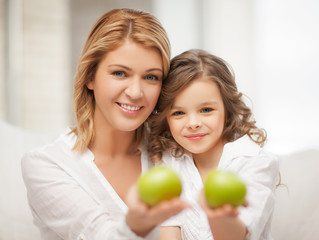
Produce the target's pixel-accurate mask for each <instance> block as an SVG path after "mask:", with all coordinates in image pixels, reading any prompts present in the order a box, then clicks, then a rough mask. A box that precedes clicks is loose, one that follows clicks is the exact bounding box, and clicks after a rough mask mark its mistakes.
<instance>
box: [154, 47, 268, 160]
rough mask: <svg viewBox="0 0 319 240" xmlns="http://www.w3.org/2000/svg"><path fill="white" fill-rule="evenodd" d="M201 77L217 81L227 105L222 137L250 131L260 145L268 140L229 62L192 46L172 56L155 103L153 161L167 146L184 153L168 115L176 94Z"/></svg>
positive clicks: (227, 138)
mask: <svg viewBox="0 0 319 240" xmlns="http://www.w3.org/2000/svg"><path fill="white" fill-rule="evenodd" d="M200 78H206V79H210V80H212V81H214V82H215V83H216V84H217V86H218V89H219V91H220V93H221V96H222V99H223V103H224V106H225V122H224V131H223V134H222V138H223V140H225V141H226V142H231V141H234V140H236V139H238V138H240V137H241V136H243V135H245V134H247V135H248V136H249V137H250V138H251V139H252V140H253V141H254V142H256V143H257V144H259V145H261V146H262V145H263V144H264V142H265V141H266V132H265V130H264V129H260V128H258V127H257V126H256V125H255V123H256V122H255V121H254V120H253V119H252V112H251V110H250V109H249V107H248V106H247V105H246V104H245V103H244V101H243V99H242V96H243V95H242V93H240V92H238V90H237V86H236V82H235V77H234V74H233V72H232V70H231V67H230V65H229V64H227V62H225V61H224V60H223V59H221V58H219V57H216V56H214V55H212V54H209V53H208V52H206V51H203V50H198V49H192V50H189V51H186V52H184V53H182V54H180V55H178V56H176V57H174V58H173V59H172V61H171V67H170V72H169V74H168V76H167V80H166V82H165V83H164V84H163V86H162V92H161V94H160V97H159V100H158V103H157V106H156V110H157V111H158V113H157V115H154V116H153V117H152V118H151V119H150V129H151V132H150V138H149V142H148V150H149V152H150V156H151V159H152V160H153V161H154V162H156V161H160V160H161V158H162V152H163V151H165V150H170V151H171V152H172V153H173V154H174V155H175V156H177V157H178V156H180V155H181V154H183V152H184V150H183V148H182V147H181V146H180V145H179V144H178V143H177V142H176V141H175V140H174V138H173V137H172V135H171V134H170V130H169V126H168V122H167V118H166V117H167V113H168V111H169V110H170V109H171V107H172V104H173V103H174V99H175V97H176V96H177V95H178V94H179V93H180V92H181V91H183V89H185V88H186V87H187V86H188V85H190V84H191V83H192V82H193V81H195V80H197V79H200Z"/></svg>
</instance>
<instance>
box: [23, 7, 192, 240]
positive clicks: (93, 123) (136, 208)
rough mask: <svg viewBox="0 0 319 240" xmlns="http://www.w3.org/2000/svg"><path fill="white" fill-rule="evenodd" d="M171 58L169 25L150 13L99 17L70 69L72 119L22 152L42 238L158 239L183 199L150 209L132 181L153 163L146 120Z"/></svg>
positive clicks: (126, 12)
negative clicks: (45, 142)
mask: <svg viewBox="0 0 319 240" xmlns="http://www.w3.org/2000/svg"><path fill="white" fill-rule="evenodd" d="M169 59H170V45H169V41H168V38H167V35H166V32H165V30H164V29H163V27H162V26H161V24H160V23H159V22H158V20H157V19H156V18H154V17H153V16H152V15H150V14H148V13H144V12H140V11H135V10H131V9H117V10H112V11H110V12H108V13H106V14H105V15H103V16H102V17H101V18H100V19H99V20H98V21H97V22H96V24H95V26H94V27H93V29H92V31H91V33H90V34H89V36H88V39H87V41H86V44H85V46H84V49H83V52H82V56H81V59H80V62H79V65H78V68H77V73H76V76H75V82H74V104H75V113H76V120H77V124H76V126H75V127H74V128H73V129H70V130H69V131H68V132H67V133H65V134H64V135H62V136H61V137H60V138H58V139H57V140H56V141H55V142H54V143H52V144H50V145H47V146H44V147H43V148H41V149H37V150H34V151H32V152H29V153H27V154H25V155H24V157H23V159H22V173H23V177H24V182H25V185H26V188H27V190H28V200H29V204H30V207H31V210H32V213H33V216H34V221H35V224H36V225H37V226H38V227H39V229H40V231H41V235H42V237H43V239H94V240H98V239H141V238H143V237H145V238H148V239H156V238H157V236H158V231H157V229H158V228H156V226H157V225H158V224H160V223H161V222H162V221H164V220H166V219H167V218H169V217H170V216H172V215H175V214H177V213H178V212H180V211H181V210H183V209H184V208H185V207H186V204H184V203H182V202H181V201H180V200H179V199H173V200H171V201H167V202H163V203H161V204H159V205H158V206H156V207H154V208H151V209H149V208H147V207H146V206H145V205H144V204H143V203H141V202H140V201H139V200H138V197H137V196H136V190H135V189H134V188H132V186H133V185H134V183H135V182H136V180H137V179H138V177H139V175H140V174H141V172H143V171H145V170H147V169H148V168H149V167H151V166H152V163H151V162H150V161H149V160H148V159H149V158H148V156H147V154H146V150H145V148H144V143H143V137H144V136H145V134H146V133H145V132H144V131H143V130H144V122H145V121H146V120H147V118H148V117H149V115H150V114H151V113H152V111H153V109H154V107H155V105H156V103H157V99H158V96H159V94H160V91H161V85H162V81H163V80H164V79H165V77H166V75H167V73H168V70H169ZM131 188H132V190H131V194H129V196H126V193H127V192H128V191H129V189H131Z"/></svg>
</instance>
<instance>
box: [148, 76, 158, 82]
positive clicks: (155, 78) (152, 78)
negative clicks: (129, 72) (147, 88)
mask: <svg viewBox="0 0 319 240" xmlns="http://www.w3.org/2000/svg"><path fill="white" fill-rule="evenodd" d="M145 79H146V80H151V81H157V80H158V77H157V76H155V75H147V76H146V77H145Z"/></svg>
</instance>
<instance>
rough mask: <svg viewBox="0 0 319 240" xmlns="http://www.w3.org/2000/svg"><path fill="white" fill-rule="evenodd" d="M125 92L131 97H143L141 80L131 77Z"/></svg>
mask: <svg viewBox="0 0 319 240" xmlns="http://www.w3.org/2000/svg"><path fill="white" fill-rule="evenodd" d="M125 94H126V95H127V96H129V97H130V98H132V99H139V98H141V97H143V89H142V83H141V80H140V79H137V78H134V79H132V80H131V81H130V83H129V85H128V86H127V88H126V89H125Z"/></svg>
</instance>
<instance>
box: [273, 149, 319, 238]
mask: <svg viewBox="0 0 319 240" xmlns="http://www.w3.org/2000/svg"><path fill="white" fill-rule="evenodd" d="M318 172H319V150H309V151H304V152H300V153H295V154H293V155H289V156H284V157H281V158H280V173H281V178H282V183H283V186H281V187H278V188H277V191H276V195H277V201H276V207H275V212H274V218H273V223H272V234H273V237H274V239H275V240H287V239H289V240H301V239H302V240H314V239H319V207H318V204H319V174H318Z"/></svg>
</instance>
